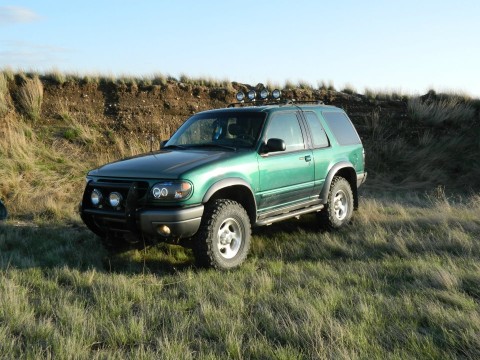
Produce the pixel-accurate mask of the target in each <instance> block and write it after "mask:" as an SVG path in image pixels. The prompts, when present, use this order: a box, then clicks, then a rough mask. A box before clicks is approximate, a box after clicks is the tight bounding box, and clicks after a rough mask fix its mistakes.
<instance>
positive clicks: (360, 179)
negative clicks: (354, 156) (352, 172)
mask: <svg viewBox="0 0 480 360" xmlns="http://www.w3.org/2000/svg"><path fill="white" fill-rule="evenodd" d="M366 180H367V172H364V173H361V174H357V188H359V187H360V186H361V185H362V184H363V183H364V182H365V181H366Z"/></svg>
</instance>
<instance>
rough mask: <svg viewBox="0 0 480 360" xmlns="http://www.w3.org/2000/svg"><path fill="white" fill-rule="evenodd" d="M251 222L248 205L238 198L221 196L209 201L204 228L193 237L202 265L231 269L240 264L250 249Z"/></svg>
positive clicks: (202, 225) (199, 261) (195, 251)
mask: <svg viewBox="0 0 480 360" xmlns="http://www.w3.org/2000/svg"><path fill="white" fill-rule="evenodd" d="M250 238H251V226H250V219H249V217H248V215H247V212H246V211H245V209H244V208H243V207H242V206H241V205H240V204H239V203H237V202H236V201H233V200H226V199H218V200H214V201H211V202H209V203H207V204H206V205H205V209H204V213H203V217H202V222H201V224H200V228H199V229H198V231H197V233H196V234H195V236H194V238H193V252H194V255H195V262H196V264H197V266H199V267H213V268H215V269H217V270H230V269H233V268H235V267H238V266H240V264H242V263H243V262H244V261H245V259H246V258H247V255H248V251H249V249H250Z"/></svg>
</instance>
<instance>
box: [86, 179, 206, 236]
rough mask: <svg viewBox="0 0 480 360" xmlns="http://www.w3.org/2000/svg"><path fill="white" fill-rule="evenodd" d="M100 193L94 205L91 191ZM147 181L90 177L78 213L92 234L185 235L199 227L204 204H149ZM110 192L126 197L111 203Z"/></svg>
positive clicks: (191, 234) (192, 233) (193, 232)
mask: <svg viewBox="0 0 480 360" xmlns="http://www.w3.org/2000/svg"><path fill="white" fill-rule="evenodd" d="M94 189H97V190H98V191H99V192H100V193H101V194H102V197H101V200H100V203H99V204H97V205H96V206H93V205H92V203H91V200H90V197H91V194H92V191H93V190H94ZM148 189H149V184H148V183H146V182H141V181H136V182H129V181H111V180H106V181H90V182H89V183H87V186H86V188H85V191H84V194H83V199H82V204H83V205H82V204H81V205H80V215H81V217H82V220H83V221H84V223H85V224H86V225H87V226H88V228H89V229H90V230H92V231H93V232H94V233H95V234H97V235H99V236H101V237H106V236H107V235H108V234H111V233H116V234H121V233H133V234H137V235H142V234H143V235H145V236H147V237H149V238H165V239H167V238H168V239H184V238H189V237H191V236H193V235H194V234H195V233H196V232H197V231H198V228H199V227H200V222H201V220H202V215H203V205H196V206H192V207H162V206H153V205H151V204H150V205H148V204H147V201H146V194H147V190H148ZM112 192H117V193H120V195H121V197H123V199H125V200H124V201H122V202H121V204H120V206H117V207H112V206H111V205H110V204H109V202H108V201H107V199H108V197H109V195H110V194H111V193H112Z"/></svg>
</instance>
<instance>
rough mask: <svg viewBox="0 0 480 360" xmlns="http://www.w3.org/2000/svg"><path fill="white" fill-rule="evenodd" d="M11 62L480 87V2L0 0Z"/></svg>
mask: <svg viewBox="0 0 480 360" xmlns="http://www.w3.org/2000/svg"><path fill="white" fill-rule="evenodd" d="M236 4H241V6H240V5H236ZM2 67H11V68H13V69H17V68H21V69H27V70H37V71H40V72H48V71H51V70H52V69H56V70H61V71H65V72H76V73H80V74H87V73H101V74H106V75H110V74H112V75H139V76H150V75H152V74H154V73H162V74H165V75H173V76H177V77H178V76H180V75H181V74H186V75H188V76H191V77H211V78H215V79H219V80H223V79H228V80H231V81H238V82H243V83H249V84H253V85H255V84H257V83H259V82H262V83H266V82H272V83H277V84H280V85H283V84H284V83H285V82H286V81H291V82H297V81H305V82H307V83H310V84H312V85H313V86H317V85H318V84H319V83H321V82H322V81H324V82H326V83H327V84H328V83H329V82H332V83H333V84H334V86H335V87H336V88H340V89H341V88H342V87H344V86H345V85H347V84H349V85H351V86H353V87H354V88H355V89H357V90H358V91H360V92H363V91H364V89H365V88H370V89H374V90H382V91H383V90H396V91H397V90H400V91H402V92H405V93H424V92H426V91H427V90H428V89H430V88H434V89H436V90H439V91H445V90H447V91H459V92H466V93H468V94H471V95H473V96H477V97H478V96H480V69H479V68H480V1H478V0H459V1H456V2H453V1H443V0H437V1H430V0H416V1H411V0H403V1H388V0H384V1H380V0H378V1H374V0H364V1H353V0H350V1H347V0H337V1H322V0H317V1H313V0H312V1H308V0H297V1H284V0H276V1H268V0H264V1H253V0H243V1H238V2H235V1H228V0H223V1H220V0H211V1H208V0H205V1H191V0H186V1H173V0H157V1H154V0H136V1H133V0H116V1H112V0H96V1H91V0H82V1H65V0H63V1H51V0H42V1H39V0H36V1H34V0H18V1H13V0H12V1H2V0H0V68H2Z"/></svg>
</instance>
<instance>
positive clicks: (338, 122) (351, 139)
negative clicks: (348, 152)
mask: <svg viewBox="0 0 480 360" xmlns="http://www.w3.org/2000/svg"><path fill="white" fill-rule="evenodd" d="M322 115H323V117H324V119H325V121H326V122H327V124H328V127H329V128H330V130H331V131H332V132H333V135H334V136H335V138H336V139H337V141H338V143H339V144H340V145H353V144H361V140H360V137H359V136H358V134H357V131H356V130H355V128H354V127H353V124H352V122H351V121H350V119H349V118H348V116H347V115H346V114H345V113H343V112H333V111H332V112H322Z"/></svg>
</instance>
